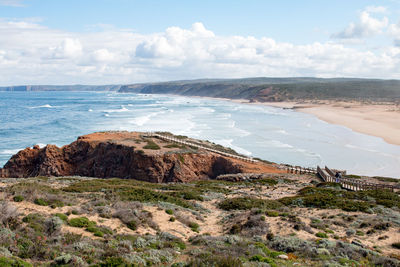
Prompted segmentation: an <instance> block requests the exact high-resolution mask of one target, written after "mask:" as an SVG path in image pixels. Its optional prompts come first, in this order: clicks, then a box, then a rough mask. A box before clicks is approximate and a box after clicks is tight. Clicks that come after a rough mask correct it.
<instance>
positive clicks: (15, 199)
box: [13, 195, 24, 202]
mask: <svg viewBox="0 0 400 267" xmlns="http://www.w3.org/2000/svg"><path fill="white" fill-rule="evenodd" d="M13 200H14V201H15V202H22V201H24V197H23V196H19V195H18V196H14V197H13Z"/></svg>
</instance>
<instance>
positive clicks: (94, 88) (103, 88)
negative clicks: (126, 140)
mask: <svg viewBox="0 0 400 267" xmlns="http://www.w3.org/2000/svg"><path fill="white" fill-rule="evenodd" d="M120 88H121V85H79V84H77V85H19V86H5V87H0V91H118V90H119V89H120Z"/></svg>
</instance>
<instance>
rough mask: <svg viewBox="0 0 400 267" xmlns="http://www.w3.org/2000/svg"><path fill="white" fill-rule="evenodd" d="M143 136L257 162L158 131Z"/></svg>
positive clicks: (254, 161)
mask: <svg viewBox="0 0 400 267" xmlns="http://www.w3.org/2000/svg"><path fill="white" fill-rule="evenodd" d="M143 136H144V137H155V138H159V139H161V140H164V141H168V142H173V143H177V144H181V145H186V146H191V147H196V148H200V149H204V150H207V151H210V152H213V153H216V154H219V155H222V156H225V157H230V158H235V159H239V160H243V161H247V162H252V163H257V162H259V161H258V160H255V159H253V158H251V157H243V156H238V155H235V154H231V153H227V152H224V151H220V150H217V149H213V148H209V147H206V146H202V145H199V144H196V143H193V142H188V141H183V140H181V139H178V138H175V137H173V136H168V135H163V134H158V133H154V132H148V133H146V134H145V135H143Z"/></svg>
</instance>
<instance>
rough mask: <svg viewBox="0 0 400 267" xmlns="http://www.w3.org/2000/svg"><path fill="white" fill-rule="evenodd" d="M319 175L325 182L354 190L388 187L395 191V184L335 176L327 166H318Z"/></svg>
mask: <svg viewBox="0 0 400 267" xmlns="http://www.w3.org/2000/svg"><path fill="white" fill-rule="evenodd" d="M317 172H318V175H319V176H320V177H321V178H322V180H323V181H324V182H327V183H339V184H340V185H341V186H342V187H343V188H345V189H348V190H352V191H362V190H378V189H387V190H391V191H394V189H395V186H393V185H388V184H376V183H368V182H364V181H359V180H356V179H350V178H343V177H335V173H334V172H333V171H332V170H331V169H329V168H328V167H326V166H325V168H324V169H322V168H320V167H319V166H318V167H317Z"/></svg>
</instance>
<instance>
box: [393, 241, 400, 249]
mask: <svg viewBox="0 0 400 267" xmlns="http://www.w3.org/2000/svg"><path fill="white" fill-rule="evenodd" d="M392 247H394V248H397V249H400V242H396V243H393V244H392Z"/></svg>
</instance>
